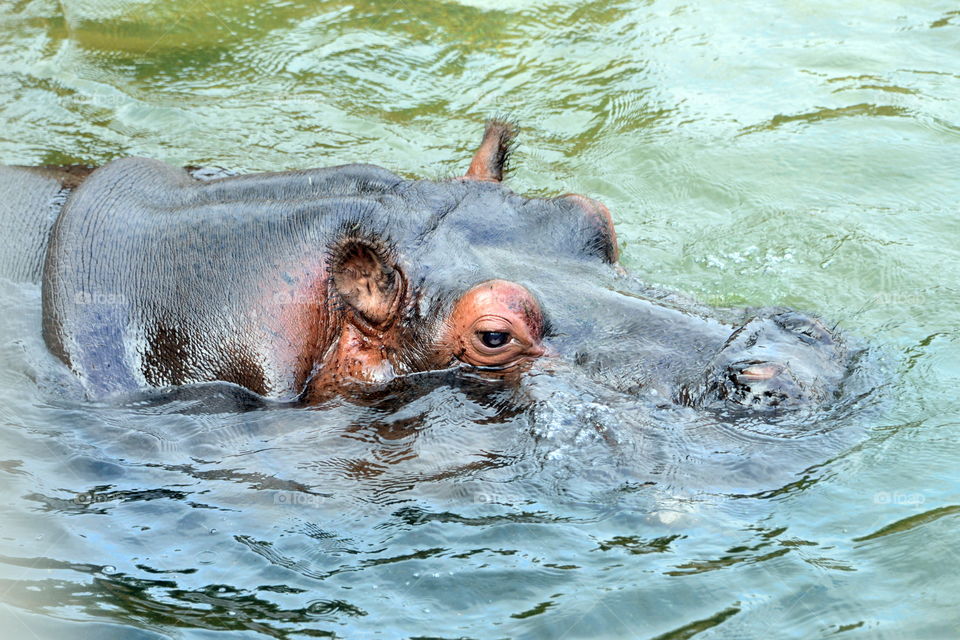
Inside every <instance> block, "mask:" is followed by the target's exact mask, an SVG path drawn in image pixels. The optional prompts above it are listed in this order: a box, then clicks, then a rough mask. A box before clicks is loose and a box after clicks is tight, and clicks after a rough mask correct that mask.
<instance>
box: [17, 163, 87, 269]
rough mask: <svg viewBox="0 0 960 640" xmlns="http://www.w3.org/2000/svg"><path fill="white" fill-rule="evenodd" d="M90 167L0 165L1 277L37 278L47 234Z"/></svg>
mask: <svg viewBox="0 0 960 640" xmlns="http://www.w3.org/2000/svg"><path fill="white" fill-rule="evenodd" d="M89 172H90V170H89V169H87V168H85V167H63V168H44V167H2V166H0V194H2V197H0V229H3V236H4V237H3V247H4V248H3V250H2V251H0V278H7V279H9V280H13V281H15V282H39V281H40V275H41V273H42V272H43V260H44V256H45V255H46V252H47V238H48V236H49V233H50V228H51V227H52V226H53V223H54V221H55V220H56V218H57V214H58V213H59V212H60V208H61V207H62V206H63V203H64V201H65V200H66V198H67V196H68V195H69V193H70V191H71V190H72V189H73V188H74V187H76V186H77V185H78V184H79V183H80V182H81V181H82V180H83V178H84V177H85V176H86V175H87V173H89Z"/></svg>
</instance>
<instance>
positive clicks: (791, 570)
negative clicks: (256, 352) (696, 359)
mask: <svg viewBox="0 0 960 640" xmlns="http://www.w3.org/2000/svg"><path fill="white" fill-rule="evenodd" d="M490 6H491V5H490V3H486V2H474V1H473V0H464V1H462V2H460V3H456V2H440V1H434V0H428V1H423V2H416V3H414V2H406V1H400V2H369V1H367V2H364V1H358V2H353V3H350V4H346V3H339V2H309V3H308V2H296V1H288V0H276V1H267V2H261V3H257V4H255V5H251V4H250V3H247V2H239V1H237V0H229V1H225V2H219V3H213V2H207V1H204V0H190V1H186V0H173V1H170V2H156V1H148V0H139V1H135V2H134V1H129V2H121V1H119V0H63V2H61V3H56V2H49V1H30V0H23V1H20V2H14V3H12V4H6V5H4V6H3V7H0V23H2V25H3V27H2V29H0V60H2V63H3V64H2V71H0V91H2V92H3V95H4V96H5V100H4V101H3V103H2V105H0V122H2V128H0V162H2V163H3V164H59V163H86V164H102V163H104V162H106V161H108V160H109V159H111V158H114V157H117V156H123V155H143V156H149V157H153V158H158V159H161V160H164V161H167V162H170V163H173V164H181V165H184V164H204V163H212V164H217V165H222V166H227V167H231V168H234V169H239V170H242V171H261V170H277V169H285V168H301V167H313V166H323V165H333V164H340V163H346V162H353V161H358V160H361V161H369V162H375V163H377V164H380V165H382V166H385V167H387V168H389V169H392V170H395V171H398V172H400V173H402V174H404V175H410V176H422V177H445V176H449V175H455V174H457V173H458V172H462V171H463V170H464V169H465V167H466V164H467V161H468V159H469V156H470V153H471V152H472V150H473V147H474V145H475V144H476V141H477V139H478V133H479V131H480V127H481V124H482V121H483V120H484V118H486V117H488V116H489V115H491V114H494V113H506V114H509V115H510V116H512V117H513V118H515V119H516V120H517V121H518V122H519V123H520V124H521V126H522V129H523V134H522V141H521V146H520V148H519V150H518V152H517V154H516V156H515V161H514V170H513V172H512V174H511V176H510V178H509V180H510V184H511V186H512V187H513V188H514V189H515V190H517V191H519V192H521V193H527V194H532V195H556V194H559V193H564V192H581V193H586V194H588V195H591V196H593V197H597V198H599V199H601V200H603V201H604V202H605V203H606V204H607V205H608V206H609V207H610V209H611V210H612V211H613V213H614V218H615V220H616V222H617V228H618V233H619V237H620V241H621V245H622V247H621V248H622V254H623V262H624V263H625V265H626V266H627V267H628V268H630V269H631V270H632V271H633V272H634V273H636V274H638V275H639V276H641V277H642V278H643V279H645V280H646V281H649V282H652V283H657V284H661V285H665V286H668V287H671V288H675V289H677V290H680V291H682V292H684V293H686V294H689V295H692V296H694V297H696V298H698V299H700V300H702V301H705V302H708V303H710V304H715V305H751V306H760V305H768V304H777V305H785V306H792V307H797V308H802V309H806V310H813V311H816V312H818V313H820V314H821V315H823V316H825V317H827V318H830V319H832V320H834V321H837V322H839V323H840V326H841V327H843V329H844V330H845V331H846V332H847V333H848V334H850V335H852V336H858V337H860V338H861V339H863V340H865V341H867V342H869V344H870V345H871V346H872V349H871V353H872V354H873V355H872V359H871V361H870V362H869V363H867V364H866V365H865V367H866V368H867V369H869V371H867V372H865V375H866V374H869V376H870V377H871V379H873V380H876V381H878V382H877V385H878V388H877V389H875V390H874V392H873V393H872V394H871V395H870V397H869V399H868V400H867V401H865V402H864V403H863V404H862V405H855V406H852V407H850V408H849V410H847V411H845V412H840V413H838V414H837V415H833V416H829V417H827V418H824V419H823V420H824V421H825V423H824V424H825V425H826V426H827V427H829V428H824V429H822V431H824V433H819V434H816V433H811V434H809V435H802V434H796V433H793V434H783V433H775V432H769V431H765V430H764V429H762V428H755V427H756V425H751V424H749V423H744V424H740V425H738V426H736V428H731V427H730V426H728V425H727V426H724V425H717V424H712V423H710V422H709V421H704V420H701V419H698V418H697V417H695V416H691V415H689V414H687V413H684V412H683V411H679V410H667V409H663V410H650V409H649V408H647V409H643V408H642V407H641V406H640V405H639V404H638V405H637V407H636V411H634V412H630V411H627V409H630V408H631V407H625V406H618V405H617V404H616V403H615V402H614V401H612V400H610V399H607V398H584V397H581V396H579V395H578V393H577V391H578V390H577V388H576V386H575V385H573V386H571V383H569V382H564V381H563V379H561V378H558V377H556V376H551V375H548V374H546V373H541V374H538V375H532V376H530V378H529V379H527V380H526V381H525V382H524V384H523V385H522V388H521V389H520V390H515V389H509V388H503V387H499V386H497V385H495V384H491V383H489V382H485V381H483V380H470V379H465V378H451V377H449V376H444V375H442V374H437V375H432V376H425V377H424V379H423V380H422V381H421V383H420V384H418V385H414V387H413V388H411V389H407V390H405V391H404V393H403V394H401V395H400V396H398V397H385V398H382V399H379V400H376V399H375V400H373V401H371V402H368V403H366V404H363V405H360V404H351V403H348V402H343V401H338V402H333V403H330V404H328V405H325V406H321V407H319V408H316V409H312V410H304V409H289V408H273V409H269V410H258V411H241V410H240V409H242V408H244V407H245V406H247V404H246V403H247V401H246V400H245V399H244V398H243V397H242V396H240V395H239V394H238V392H237V391H236V390H231V389H219V390H218V391H216V392H215V393H216V394H217V395H216V398H217V401H216V403H211V402H210V401H209V400H208V403H207V405H206V406H207V409H206V411H203V409H202V406H201V403H199V401H197V400H196V399H195V398H193V397H191V395H190V393H187V392H185V393H183V394H182V396H180V397H177V398H173V399H171V398H153V399H141V400H140V401H138V402H134V401H131V403H129V404H128V405H126V406H119V407H118V406H91V405H90V404H88V403H83V402H77V401H76V400H75V399H72V398H74V389H73V388H72V382H71V380H70V378H69V377H68V376H64V375H63V371H62V369H60V368H59V367H58V366H57V364H56V363H55V362H54V361H53V360H52V358H51V357H50V356H48V355H47V354H46V352H45V350H44V348H43V345H42V341H41V340H40V337H39V292H38V291H37V289H36V287H31V286H29V285H16V284H12V283H7V282H0V317H3V318H4V323H3V325H2V327H0V358H2V361H3V367H2V368H0V419H2V423H3V427H2V429H0V450H2V451H3V453H0V482H2V486H3V488H4V490H3V492H2V499H0V505H2V506H0V509H2V516H0V518H2V519H0V523H2V527H0V602H2V603H3V606H2V607H0V619H2V621H3V624H2V626H0V629H2V631H0V635H3V636H4V637H11V638H15V637H33V636H34V635H36V636H38V637H57V636H60V635H62V636H65V637H87V636H90V637H94V636H96V637H124V638H126V637H142V638H156V637H176V638H205V637H214V636H222V635H223V632H229V633H228V637H249V638H255V637H271V636H272V637H303V636H320V637H324V636H331V637H333V636H338V637H350V638H354V637H358V638H359V637H387V638H393V637H449V638H454V637H477V638H480V637H516V638H533V637H551V638H553V637H564V638H585V637H591V638H594V637H597V638H623V637H637V638H690V637H697V638H760V637H795V638H819V637H828V636H829V637H833V636H837V635H839V637H844V638H920V637H931V638H934V637H936V638H940V637H954V636H956V635H958V634H960V613H958V611H960V609H958V605H960V602H958V600H960V598H958V596H957V595H956V594H957V593H958V592H960V579H958V578H957V576H958V575H960V552H958V551H957V549H958V547H960V544H958V543H960V536H958V534H957V528H958V523H960V520H958V512H960V482H958V476H957V474H956V471H955V470H956V467H957V457H958V453H960V445H958V444H957V443H958V431H960V429H958V426H960V402H958V400H957V394H956V387H957V383H958V381H960V380H958V378H960V371H958V366H957V364H956V363H957V362H958V360H960V347H958V337H960V334H958V331H957V328H956V324H957V319H958V317H960V315H958V300H960V296H958V288H957V284H956V283H957V282H958V276H960V260H958V252H957V250H956V245H957V241H958V238H960V228H958V227H960V223H958V217H957V213H956V203H957V202H958V196H960V173H958V171H957V167H958V166H960V144H958V142H960V120H958V117H957V113H958V112H957V104H958V101H960V65H958V61H960V45H958V43H960V32H958V29H960V12H958V11H957V7H956V5H955V3H950V2H923V3H897V2H872V3H864V2H845V3H839V4H838V3H827V2H805V3H792V2H777V3H769V2H758V1H756V0H748V1H747V2H742V3H738V4H737V5H736V6H735V7H734V6H732V5H728V4H723V3H719V4H717V3H715V6H693V5H686V4H683V3H679V2H646V3H639V2H623V3H615V2H610V3H604V2H596V3H588V2H575V1H572V0H571V1H567V2H553V3H546V4H545V3H534V2H526V1H524V0H510V1H509V2H503V3H498V4H497V7H499V8H498V9H495V10H494V9H491V8H490ZM518 394H519V395H518ZM521 396H522V397H521ZM531 402H532V403H534V405H535V407H536V408H537V410H536V411H534V412H520V413H517V407H519V406H526V404H529V403H531ZM824 424H821V425H820V426H824ZM651 483H653V484H651Z"/></svg>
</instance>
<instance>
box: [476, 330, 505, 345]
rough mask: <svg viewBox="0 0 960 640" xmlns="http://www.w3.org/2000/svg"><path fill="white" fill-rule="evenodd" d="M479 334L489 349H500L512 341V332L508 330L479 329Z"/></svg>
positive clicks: (481, 340)
mask: <svg viewBox="0 0 960 640" xmlns="http://www.w3.org/2000/svg"><path fill="white" fill-rule="evenodd" d="M477 335H478V336H480V342H482V343H483V346H485V347H487V348H488V349H499V348H500V347H502V346H504V345H505V344H507V343H508V342H510V334H509V333H508V332H506V331H478V332H477Z"/></svg>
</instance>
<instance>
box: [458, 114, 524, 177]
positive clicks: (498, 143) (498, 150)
mask: <svg viewBox="0 0 960 640" xmlns="http://www.w3.org/2000/svg"><path fill="white" fill-rule="evenodd" d="M516 137H517V132H516V129H515V128H514V126H513V125H512V124H510V123H509V122H506V121H505V120H497V119H493V120H490V121H489V122H487V128H486V129H485V130H484V132H483V141H482V142H481V143H480V148H479V149H477V152H476V153H475V154H474V156H473V161H472V162H471V163H470V168H469V169H468V170H467V175H466V176H464V177H465V178H470V179H473V180H486V181H487V182H500V181H501V180H503V172H504V171H505V170H506V168H507V162H508V160H509V159H510V150H511V148H512V146H513V141H514V139H515V138H516Z"/></svg>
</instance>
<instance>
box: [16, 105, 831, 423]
mask: <svg viewBox="0 0 960 640" xmlns="http://www.w3.org/2000/svg"><path fill="white" fill-rule="evenodd" d="M511 139H512V130H511V129H510V127H509V126H508V125H506V124H504V123H501V122H492V123H491V124H490V125H488V128H487V131H486V133H485V136H484V140H483V143H482V144H481V146H480V149H479V151H478V152H477V154H476V156H475V157H474V159H473V162H472V163H471V165H470V170H469V171H468V173H467V175H466V176H464V177H463V178H457V179H452V180H446V181H425V180H407V179H403V178H401V177H399V176H397V175H395V174H393V173H391V172H389V171H387V170H385V169H381V168H379V167H375V166H372V165H347V166H342V167H333V168H328V169H316V170H310V171H296V172H284V173H273V174H259V175H249V176H235V177H225V178H214V179H200V178H199V177H198V176H197V175H196V174H195V173H191V172H189V171H187V170H184V169H178V168H172V167H169V166H167V165H164V164H162V163H159V162H156V161H151V160H145V159H139V158H127V159H122V160H118V161H115V162H112V163H110V164H108V165H106V166H105V167H103V168H101V169H98V170H96V171H94V172H93V173H92V174H90V175H89V176H85V179H84V180H82V184H80V180H79V179H78V180H76V181H75V182H74V183H69V181H67V182H64V181H63V180H60V182H59V183H60V185H61V188H60V189H59V190H57V189H56V188H55V185H54V183H53V182H49V181H50V180H54V178H51V177H49V176H47V177H44V178H43V179H44V180H47V183H44V184H47V186H46V187H44V188H45V189H47V191H44V192H43V193H42V194H41V196H37V198H38V199H39V201H43V199H44V198H46V199H47V200H49V202H50V203H51V204H49V205H48V207H47V208H46V210H44V211H43V212H40V213H45V214H46V215H47V216H48V218H47V219H46V220H49V221H48V222H44V224H46V225H47V227H49V225H50V224H51V222H52V220H50V219H51V218H52V217H55V218H56V221H55V223H53V226H52V229H51V230H50V233H49V244H48V246H47V248H46V252H45V262H44V263H43V268H42V285H43V317H44V327H43V333H44V339H45V341H46V343H47V345H48V347H49V348H50V349H51V351H52V352H53V353H54V354H56V355H57V356H58V357H60V358H61V359H62V360H63V361H64V362H66V363H67V364H68V365H69V366H70V367H71V368H72V369H73V370H74V371H75V372H76V373H77V375H78V376H79V377H80V379H81V380H82V381H83V383H84V385H85V387H86V389H87V392H88V394H89V395H91V396H92V397H98V398H99V397H107V396H110V395H112V394H116V393H123V392H128V391H133V390H136V389H140V388H143V387H151V386H152V387H162V386H168V385H182V384H188V383H195V382H207V381H216V380H221V381H227V382H233V383H236V384H238V385H242V386H244V387H246V388H248V389H250V390H252V391H254V392H256V393H258V394H261V395H265V396H268V397H272V398H277V399H283V400H299V401H303V402H315V401H318V400H321V399H323V398H326V397H329V396H331V395H334V394H338V393H343V392H346V391H354V390H357V389H362V388H364V386H365V385H368V384H370V383H382V382H387V381H389V380H391V379H394V378H397V377H400V376H404V375H407V374H411V373H416V372H422V371H430V370H437V369H445V368H450V367H454V366H465V367H470V368H473V369H478V370H481V371H489V372H491V375H505V373H506V375H514V374H515V373H516V372H520V371H523V370H524V369H525V368H526V367H528V366H530V365H531V364H532V363H535V362H548V363H549V362H565V363H567V364H568V365H569V366H572V367H577V368H579V369H581V370H583V371H584V372H586V373H587V375H589V376H590V377H591V378H593V379H594V380H596V381H597V383H598V384H602V385H606V386H608V387H613V388H615V389H617V390H619V391H623V392H625V393H640V392H644V391H647V392H655V394H656V395H657V396H658V397H661V398H664V399H665V400H669V401H673V402H676V403H681V404H686V405H692V406H720V407H747V408H752V409H763V410H766V409H777V410H780V409H783V408H786V407H790V406H798V405H807V406H810V405H817V404H820V403H823V402H825V401H827V400H829V399H830V398H831V397H832V395H833V394H834V392H835V391H836V389H837V388H838V385H839V383H840V381H841V380H842V378H843V376H844V375H845V373H846V369H847V359H848V356H847V354H846V352H845V349H844V347H843V345H842V344H841V342H840V341H839V340H838V339H837V338H836V336H835V335H833V333H832V332H831V331H828V330H827V329H826V328H825V327H824V326H823V325H822V324H821V323H820V322H819V321H817V320H816V319H814V318H812V317H809V316H806V315H803V314H800V313H797V312H793V311H785V310H777V309H772V310H761V311H759V312H754V313H749V312H746V311H745V312H742V313H733V312H723V313H720V312H714V311H712V310H708V309H704V308H700V307H696V306H695V305H684V304H677V303H674V302H671V300H670V296H669V295H667V294H665V293H663V292H659V291H657V290H654V289H651V288H649V287H646V286H644V285H642V284H639V283H637V282H635V281H634V280H632V279H631V278H629V277H628V276H626V275H624V273H623V271H622V269H620V268H619V267H618V266H617V265H616V258H617V244H616V237H615V234H614V231H613V227H612V221H611V218H610V214H609V212H608V211H607V210H606V208H605V207H604V206H603V205H602V204H600V203H598V202H596V201H593V200H591V199H589V198H586V197H583V196H578V195H566V196H561V197H558V198H551V199H541V198H526V197H523V196H520V195H517V194H515V193H513V192H512V191H510V190H509V189H508V188H507V187H505V186H504V185H503V184H501V178H502V172H503V166H504V164H505V162H506V157H507V153H508V151H509V143H510V141H511ZM6 171H7V172H8V173H5V174H0V188H3V189H7V188H8V187H9V186H10V185H12V184H15V183H16V184H20V185H21V187H20V191H23V190H24V187H23V186H22V185H23V184H24V183H23V180H24V179H25V177H26V175H27V174H26V171H28V170H24V169H7V170H6ZM17 171H20V172H23V173H21V174H17V173H16V172H17ZM31 175H33V174H31ZM17 176H20V178H19V182H17V180H18V177H17ZM31 179H34V178H31ZM54 181H55V182H56V180H54ZM77 184H79V186H77ZM37 185H38V186H39V183H37ZM27 191H31V189H29V188H28V189H27ZM54 192H56V193H55V194H54ZM51 194H53V195H51ZM41 208H42V207H41ZM40 217H41V216H40V214H39V213H38V216H37V218H38V220H39V219H40ZM28 226H29V225H28ZM37 226H39V223H37ZM39 235H43V237H45V234H38V233H34V236H38V237H39ZM34 244H36V241H35V240H34ZM31 251H33V254H31V255H32V256H33V257H31V258H30V259H29V260H20V262H21V263H29V264H26V266H24V265H23V264H19V263H18V265H16V267H17V269H18V270H19V271H17V272H16V274H15V276H16V277H23V278H31V277H36V275H37V274H36V272H37V270H38V269H37V265H36V263H37V258H36V250H35V249H32V250H31ZM4 268H7V267H6V266H4ZM8 271H10V272H11V273H12V272H13V267H12V266H11V267H10V268H9V269H8ZM4 275H7V276H8V277H14V276H13V275H10V274H4Z"/></svg>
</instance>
